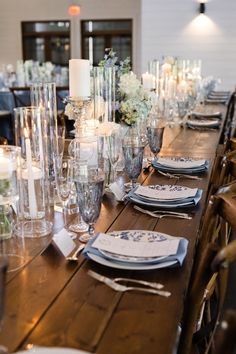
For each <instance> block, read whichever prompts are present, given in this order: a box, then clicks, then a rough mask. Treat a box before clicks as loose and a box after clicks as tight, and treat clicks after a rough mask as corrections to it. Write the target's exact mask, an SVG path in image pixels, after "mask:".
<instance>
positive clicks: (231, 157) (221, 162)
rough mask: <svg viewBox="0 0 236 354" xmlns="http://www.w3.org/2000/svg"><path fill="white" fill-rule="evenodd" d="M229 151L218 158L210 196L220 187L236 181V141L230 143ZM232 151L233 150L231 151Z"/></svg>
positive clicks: (212, 177) (209, 191) (209, 192)
mask: <svg viewBox="0 0 236 354" xmlns="http://www.w3.org/2000/svg"><path fill="white" fill-rule="evenodd" d="M227 146H228V148H229V149H228V150H227V152H225V154H224V155H223V156H220V155H218V156H216V160H215V164H214V167H213V172H212V176H211V182H210V187H209V190H208V195H209V196H211V195H212V194H214V193H215V192H216V191H217V189H218V188H219V187H220V186H223V185H224V184H227V183H228V182H230V181H232V180H234V179H236V150H235V149H234V148H236V141H235V140H234V139H233V140H229V141H228V144H227ZM231 149H232V150H231Z"/></svg>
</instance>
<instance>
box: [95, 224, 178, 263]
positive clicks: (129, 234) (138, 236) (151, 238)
mask: <svg viewBox="0 0 236 354" xmlns="http://www.w3.org/2000/svg"><path fill="white" fill-rule="evenodd" d="M108 235H110V236H112V237H116V238H121V239H122V240H129V241H134V242H163V241H165V240H167V239H170V238H172V237H171V236H169V235H166V234H163V233H160V232H155V231H145V230H123V231H114V232H109V233H108ZM99 252H100V253H101V254H102V256H104V257H105V258H107V259H111V260H115V261H120V262H132V263H153V262H154V263H157V262H159V261H162V260H163V259H165V258H167V257H169V256H168V255H167V256H162V257H133V256H125V255H121V254H117V253H113V252H108V251H104V250H99Z"/></svg>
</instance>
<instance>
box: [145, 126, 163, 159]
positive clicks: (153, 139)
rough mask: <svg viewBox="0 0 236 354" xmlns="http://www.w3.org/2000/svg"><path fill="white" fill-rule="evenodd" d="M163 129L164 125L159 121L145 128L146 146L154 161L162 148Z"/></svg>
mask: <svg viewBox="0 0 236 354" xmlns="http://www.w3.org/2000/svg"><path fill="white" fill-rule="evenodd" d="M164 129H165V125H164V123H163V122H162V121H159V120H153V121H152V122H151V123H150V125H149V126H148V127H147V138H148V144H149V147H150V150H151V152H152V153H153V154H154V159H156V160H157V155H158V154H159V152H160V151H161V148H162V143H163V134H164Z"/></svg>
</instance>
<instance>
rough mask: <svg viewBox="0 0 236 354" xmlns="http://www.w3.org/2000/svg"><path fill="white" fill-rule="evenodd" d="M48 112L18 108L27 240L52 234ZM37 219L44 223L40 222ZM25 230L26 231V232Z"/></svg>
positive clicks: (21, 231)
mask: <svg viewBox="0 0 236 354" xmlns="http://www.w3.org/2000/svg"><path fill="white" fill-rule="evenodd" d="M43 116H44V110H43V109H42V108H38V107H20V108H16V109H15V141H16V144H17V145H19V146H20V147H21V181H22V183H21V184H22V201H21V203H20V205H21V211H22V217H23V218H24V219H26V220H29V222H28V223H27V222H25V221H23V222H22V223H19V224H18V228H17V232H19V233H20V234H21V233H24V235H25V236H26V237H34V236H37V237H39V236H45V235H46V234H48V233H50V231H51V223H50V222H49V221H47V220H46V217H47V211H48V210H47V209H48V205H47V201H48V200H47V198H46V196H47V185H46V183H45V182H47V178H45V176H46V173H47V159H48V153H47V150H46V148H45V147H46V144H45V140H44V139H45V125H44V122H45V121H44V119H43V118H42V117H43ZM37 220H41V221H38V222H37ZM22 228H23V229H22Z"/></svg>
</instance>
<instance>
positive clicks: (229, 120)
mask: <svg viewBox="0 0 236 354" xmlns="http://www.w3.org/2000/svg"><path fill="white" fill-rule="evenodd" d="M235 99H236V93H235V92H233V93H232V95H231V96H230V99H229V102H228V105H227V110H226V116H225V120H224V127H223V131H222V135H221V138H220V143H224V142H225V141H226V140H227V139H229V138H230V137H231V134H232V127H233V120H234V112H235Z"/></svg>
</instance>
